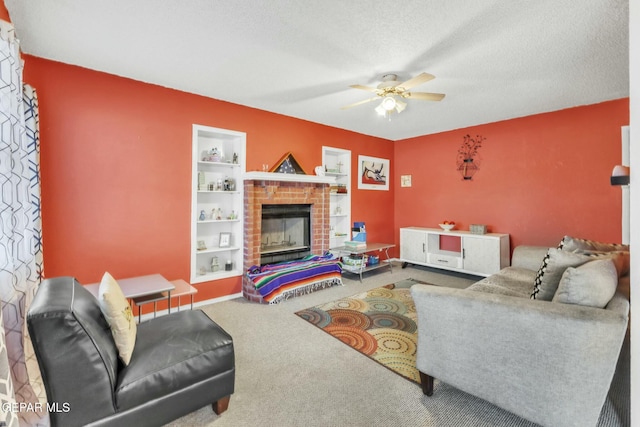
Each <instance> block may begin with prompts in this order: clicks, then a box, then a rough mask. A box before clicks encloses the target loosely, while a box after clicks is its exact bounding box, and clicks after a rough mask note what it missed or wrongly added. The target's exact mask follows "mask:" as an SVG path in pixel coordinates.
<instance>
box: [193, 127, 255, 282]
mask: <svg viewBox="0 0 640 427" xmlns="http://www.w3.org/2000/svg"><path fill="white" fill-rule="evenodd" d="M246 139H247V138H246V134H245V133H243V132H237V131H233V130H227V129H219V128H213V127H208V126H202V125H195V124H194V125H193V150H192V151H193V158H192V165H193V166H192V180H191V188H192V195H191V249H190V250H191V283H200V282H207V281H211V280H218V279H224V278H227V277H234V276H240V275H242V268H243V263H242V239H243V235H242V232H243V217H244V212H243V209H244V185H243V176H244V172H245V157H246V154H245V151H246ZM221 235H223V238H222V239H221ZM227 242H228V243H227ZM221 243H222V246H221ZM214 260H216V261H217V268H216V267H215V263H214V262H212V261H214Z"/></svg>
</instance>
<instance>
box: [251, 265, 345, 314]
mask: <svg viewBox="0 0 640 427" xmlns="http://www.w3.org/2000/svg"><path fill="white" fill-rule="evenodd" d="M247 276H248V277H249V280H251V283H253V285H254V286H255V287H256V289H257V290H258V292H259V293H260V295H262V298H263V299H264V300H265V301H266V302H268V303H269V304H276V303H279V302H281V301H284V300H286V299H289V298H291V297H294V296H299V295H304V294H308V293H311V292H314V291H317V290H319V289H324V288H327V287H330V286H334V285H342V265H341V264H340V260H339V258H336V257H334V256H333V255H332V254H330V253H327V254H325V255H309V256H306V257H304V258H302V259H300V260H295V261H286V262H280V263H277V264H267V265H263V266H257V265H254V266H253V267H251V268H249V270H248V272H247Z"/></svg>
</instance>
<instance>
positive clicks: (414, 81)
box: [396, 73, 436, 90]
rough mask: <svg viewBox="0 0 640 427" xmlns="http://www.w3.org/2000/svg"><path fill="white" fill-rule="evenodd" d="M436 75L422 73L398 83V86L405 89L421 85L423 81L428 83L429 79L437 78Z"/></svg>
mask: <svg viewBox="0 0 640 427" xmlns="http://www.w3.org/2000/svg"><path fill="white" fill-rule="evenodd" d="M435 78H436V76H434V75H432V74H429V73H420V74H418V75H417V76H415V77H413V78H411V79H409V80H407V81H406V82H403V83H400V84H398V85H396V87H397V88H403V89H404V90H409V89H411V88H412V87H414V86H418V85H421V84H422V83H426V82H428V81H429V80H433V79H435Z"/></svg>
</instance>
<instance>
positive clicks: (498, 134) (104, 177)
mask: <svg viewBox="0 0 640 427" xmlns="http://www.w3.org/2000/svg"><path fill="white" fill-rule="evenodd" d="M25 60H26V65H25V81H26V82H28V83H30V84H32V85H33V86H34V87H35V88H36V89H37V91H38V96H39V101H40V127H41V129H40V131H41V141H42V147H41V163H42V212H43V229H44V230H43V233H44V236H43V239H44V254H45V273H46V275H47V276H48V277H52V276H58V275H73V276H75V277H77V278H78V279H79V280H80V281H81V282H83V283H89V282H94V281H98V280H99V279H100V277H101V276H102V274H103V272H104V271H110V272H112V273H113V274H114V275H115V276H116V277H128V276H134V275H141V274H150V273H156V272H157V273H161V274H163V275H165V276H166V277H167V278H170V279H174V278H185V279H188V278H189V262H190V257H189V235H190V212H189V206H190V188H189V187H190V180H191V178H190V177H191V169H190V168H191V164H190V161H191V160H190V159H191V154H190V153H191V125H192V124H193V123H198V124H203V125H208V126H215V127H221V128H227V129H234V130H239V131H243V132H247V170H258V169H260V168H261V166H262V164H263V163H268V164H270V165H273V164H274V163H275V162H276V161H277V160H278V159H279V158H280V157H281V156H282V155H283V154H284V153H286V152H288V151H292V152H293V154H294V155H295V157H296V159H298V160H299V161H300V163H301V164H302V166H303V167H304V168H305V169H306V170H307V171H308V172H311V171H312V170H313V167H314V166H316V165H319V164H320V163H321V146H322V145H329V146H334V147H340V148H346V149H350V150H351V151H352V165H351V167H352V171H357V158H358V154H365V155H369V156H375V157H382V158H388V159H392V163H391V168H392V177H391V181H390V187H391V191H365V190H357V180H356V179H357V177H356V173H354V174H353V182H352V189H353V191H352V220H353V221H365V222H366V224H367V233H368V239H369V240H370V241H374V240H375V241H385V242H386V241H391V242H393V241H395V242H396V243H398V228H399V227H403V226H411V225H416V226H433V227H436V226H437V223H438V222H440V221H442V220H445V219H449V220H454V221H456V222H457V223H458V228H460V229H468V226H469V224H471V223H482V224H488V225H489V228H490V230H491V231H497V232H505V233H509V234H511V245H512V247H514V246H516V245H518V244H543V245H554V244H556V243H557V242H558V241H559V240H560V238H561V237H562V236H563V235H564V234H574V235H577V236H583V237H588V238H593V239H598V240H606V241H619V240H620V237H619V236H620V233H621V226H620V216H621V213H620V212H621V209H620V203H621V196H620V190H619V189H618V188H614V187H611V186H610V185H609V183H608V179H609V174H610V172H611V169H612V167H613V165H614V164H616V163H619V161H620V126H622V125H625V124H627V123H628V116H629V109H628V108H629V106H628V105H629V102H628V99H621V100H616V101H611V102H605V103H602V104H596V105H591V106H585V107H577V108H572V109H567V110H563V111H558V112H553V113H546V114H539V115H534V116H529V117H524V118H519V119H514V120H508V121H503V122H497V123H492V124H487V125H482V126H476V127H472V128H468V129H460V130H455V131H450V132H445V133H440V134H435V135H428V136H422V137H418V138H412V139H407V140H403V141H397V142H395V143H392V142H389V141H386V140H383V139H378V138H373V137H368V136H365V135H361V134H356V133H353V132H347V131H344V130H340V129H336V128H331V127H327V126H322V125H318V124H314V123H311V122H307V121H303V120H298V119H294V118H290V117H286V116H282V115H278V114H274V113H269V112H265V111H261V110H256V109H252V108H248V107H244V106H240V105H236V104H231V103H227V102H222V101H217V100H214V99H210V98H205V97H201V96H196V95H192V94H188V93H184V92H179V91H175V90H171V89H167V88H162V87H159V86H155V85H149V84H145V83H141V82H137V81H134V80H130V79H125V78H121V77H117V76H113V75H109V74H104V73H99V72H95V71H90V70H87V69H84V68H80V67H75V66H70V65H65V64H61V63H57V62H53V61H49V60H45V59H42V58H36V57H32V56H29V55H26V56H25ZM467 133H470V134H472V135H475V134H481V135H483V136H485V137H486V138H487V139H486V141H485V143H484V146H483V147H482V149H481V150H480V154H481V156H482V165H481V170H480V171H479V172H478V173H477V174H476V176H475V177H474V178H473V180H472V181H463V180H462V179H461V176H460V175H459V174H458V172H457V171H456V170H455V169H456V166H455V160H456V153H457V150H458V147H459V146H460V145H461V144H462V137H463V135H465V134H467ZM404 174H410V175H412V178H413V179H412V181H413V186H412V187H411V188H401V187H400V179H399V176H400V175H404ZM394 224H395V227H394ZM397 254H398V253H397V251H396V252H394V253H393V255H397ZM197 286H198V288H199V290H200V292H199V294H198V297H197V300H205V299H209V298H213V297H217V296H222V295H227V294H231V293H235V292H239V291H240V289H241V285H240V280H239V279H237V278H234V279H229V280H222V281H218V282H211V283H204V284H200V285H197Z"/></svg>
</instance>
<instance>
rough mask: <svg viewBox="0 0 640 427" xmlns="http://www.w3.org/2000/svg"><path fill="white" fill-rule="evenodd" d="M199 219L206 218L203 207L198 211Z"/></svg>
mask: <svg viewBox="0 0 640 427" xmlns="http://www.w3.org/2000/svg"><path fill="white" fill-rule="evenodd" d="M199 219H200V221H204V220H205V219H207V214H205V213H204V209H203V210H201V211H200V218H199Z"/></svg>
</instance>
